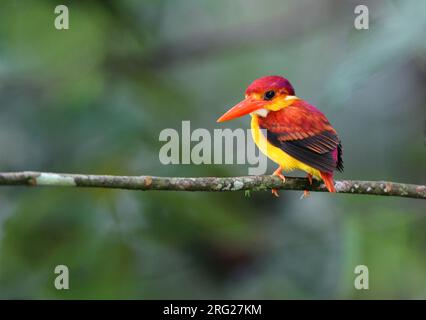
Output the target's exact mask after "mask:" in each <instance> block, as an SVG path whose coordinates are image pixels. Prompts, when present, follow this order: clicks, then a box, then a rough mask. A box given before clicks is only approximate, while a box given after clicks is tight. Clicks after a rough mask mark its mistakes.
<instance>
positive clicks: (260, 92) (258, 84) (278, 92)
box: [217, 76, 297, 122]
mask: <svg viewBox="0 0 426 320" xmlns="http://www.w3.org/2000/svg"><path fill="white" fill-rule="evenodd" d="M294 94H295V93H294V89H293V86H292V85H291V83H290V82H289V81H288V80H287V79H285V78H283V77H280V76H266V77H262V78H259V79H256V80H254V81H253V82H252V83H251V84H250V85H249V86H248V88H247V90H246V93H245V99H244V100H243V101H241V102H240V103H238V104H237V105H235V106H234V107H232V108H231V109H230V110H228V111H227V112H226V113H225V114H224V115H223V116H221V117H220V118H219V119H217V122H223V121H228V120H232V119H235V118H238V117H242V116H245V115H247V114H256V115H258V116H261V117H266V116H267V114H268V112H270V111H278V110H280V109H282V108H285V107H287V106H288V105H290V103H291V101H292V100H294V99H297V97H295V96H294Z"/></svg>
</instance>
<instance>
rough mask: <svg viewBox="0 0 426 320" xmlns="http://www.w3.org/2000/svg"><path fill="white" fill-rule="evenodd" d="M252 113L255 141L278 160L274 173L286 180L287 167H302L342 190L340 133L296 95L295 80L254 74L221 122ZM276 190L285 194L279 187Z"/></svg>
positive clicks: (332, 190) (318, 111)
mask: <svg viewBox="0 0 426 320" xmlns="http://www.w3.org/2000/svg"><path fill="white" fill-rule="evenodd" d="M248 114H250V116H251V132H252V137H253V140H254V142H255V143H256V145H257V147H258V148H259V149H260V150H261V151H262V153H264V154H265V155H266V156H267V157H268V158H269V159H271V160H272V161H274V162H275V163H277V164H278V168H277V169H276V170H275V171H274V173H273V175H275V176H278V177H279V178H280V179H281V180H282V181H283V182H285V176H284V175H283V174H282V172H283V171H284V172H290V171H293V170H296V169H298V170H302V171H304V172H306V173H307V178H308V180H309V183H310V184H312V178H314V179H316V180H322V181H324V184H325V186H326V188H327V190H328V191H329V192H336V189H335V187H334V180H333V174H334V171H336V170H337V171H340V172H342V171H343V159H342V153H343V152H342V144H341V142H340V139H339V137H338V135H337V132H336V130H335V129H334V128H333V127H332V126H331V124H330V122H329V121H328V119H327V118H326V116H325V115H324V114H323V113H322V112H321V111H320V110H318V109H317V108H316V107H314V106H313V105H311V104H309V103H307V102H306V101H304V100H303V99H301V98H299V97H297V96H296V94H295V91H294V88H293V86H292V85H291V83H290V81H288V80H287V79H285V78H283V77H281V76H266V77H262V78H259V79H256V80H254V81H253V82H252V83H251V84H250V85H249V86H248V88H247V89H246V92H245V99H244V100H243V101H241V102H240V103H238V104H236V105H235V106H234V107H232V108H231V109H230V110H228V111H227V112H226V113H225V114H224V115H222V116H221V117H220V118H219V119H218V120H217V122H223V121H228V120H232V119H235V118H238V117H242V116H245V115H248ZM261 129H263V130H261ZM272 194H273V195H275V196H277V197H278V196H279V195H278V191H277V190H276V189H272ZM303 195H304V196H305V197H307V196H308V195H309V192H308V191H307V190H305V191H304V194H303Z"/></svg>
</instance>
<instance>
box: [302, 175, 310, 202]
mask: <svg viewBox="0 0 426 320" xmlns="http://www.w3.org/2000/svg"><path fill="white" fill-rule="evenodd" d="M307 178H308V180H309V184H310V185H312V174H310V173H308V175H307ZM310 195H311V193H310V192H309V191H308V190H304V191H303V194H302V196H301V197H300V199H306V198H309V197H310Z"/></svg>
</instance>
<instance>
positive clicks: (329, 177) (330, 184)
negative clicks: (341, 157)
mask: <svg viewBox="0 0 426 320" xmlns="http://www.w3.org/2000/svg"><path fill="white" fill-rule="evenodd" d="M320 173H321V178H322V180H324V183H325V186H326V187H327V189H328V191H329V192H336V189H335V188H334V181H333V173H332V172H331V173H330V172H320Z"/></svg>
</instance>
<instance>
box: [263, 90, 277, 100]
mask: <svg viewBox="0 0 426 320" xmlns="http://www.w3.org/2000/svg"><path fill="white" fill-rule="evenodd" d="M273 97H275V91H273V90H270V91H266V92H265V94H264V95H263V100H271V99H272V98H273Z"/></svg>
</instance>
